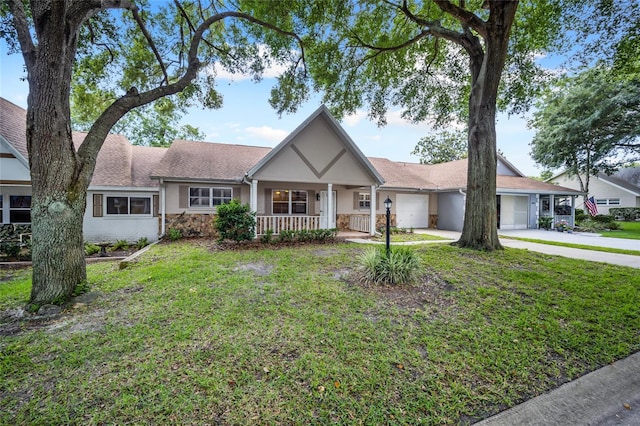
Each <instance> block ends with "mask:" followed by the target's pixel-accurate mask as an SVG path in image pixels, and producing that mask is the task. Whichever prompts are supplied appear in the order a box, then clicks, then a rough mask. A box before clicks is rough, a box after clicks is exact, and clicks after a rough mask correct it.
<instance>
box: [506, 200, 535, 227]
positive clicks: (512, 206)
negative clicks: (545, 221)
mask: <svg viewBox="0 0 640 426" xmlns="http://www.w3.org/2000/svg"><path fill="white" fill-rule="evenodd" d="M528 208H529V197H527V196H513V195H502V196H501V197H500V229H527V223H528V220H529V212H528V211H527V209H528Z"/></svg>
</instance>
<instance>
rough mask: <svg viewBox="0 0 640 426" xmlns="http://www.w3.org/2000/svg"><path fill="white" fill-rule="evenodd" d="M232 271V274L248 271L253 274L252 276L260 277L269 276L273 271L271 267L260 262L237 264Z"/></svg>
mask: <svg viewBox="0 0 640 426" xmlns="http://www.w3.org/2000/svg"><path fill="white" fill-rule="evenodd" d="M233 271H234V272H245V271H249V272H253V273H254V274H256V275H258V276H260V277H264V276H267V275H269V274H271V271H273V265H268V264H266V263H262V262H255V263H240V264H238V266H236V267H235V268H233Z"/></svg>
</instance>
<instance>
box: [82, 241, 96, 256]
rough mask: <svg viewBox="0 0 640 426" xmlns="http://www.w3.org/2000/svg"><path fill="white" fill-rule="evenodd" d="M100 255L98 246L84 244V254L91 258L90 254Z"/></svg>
mask: <svg viewBox="0 0 640 426" xmlns="http://www.w3.org/2000/svg"><path fill="white" fill-rule="evenodd" d="M96 253H100V246H97V245H95V244H92V243H84V254H85V255H87V256H91V255H92V254H96Z"/></svg>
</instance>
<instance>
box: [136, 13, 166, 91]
mask: <svg viewBox="0 0 640 426" xmlns="http://www.w3.org/2000/svg"><path fill="white" fill-rule="evenodd" d="M129 10H130V11H131V13H132V14H133V19H135V21H136V23H137V24H138V28H140V31H142V34H144V38H146V39H147V43H149V47H150V48H151V50H152V51H153V54H154V55H155V57H156V61H158V65H160V69H161V70H162V75H163V76H164V81H165V83H167V84H169V75H168V74H167V68H166V67H165V66H164V61H163V60H162V56H160V52H158V49H157V48H156V44H155V43H154V42H153V38H152V37H151V34H150V33H149V31H148V30H147V27H146V25H145V24H144V21H143V20H142V18H141V17H140V14H139V13H138V6H136V5H135V4H132V5H131V7H129Z"/></svg>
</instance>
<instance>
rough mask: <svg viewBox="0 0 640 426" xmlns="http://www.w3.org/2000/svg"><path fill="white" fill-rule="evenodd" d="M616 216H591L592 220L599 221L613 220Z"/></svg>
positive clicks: (608, 221)
mask: <svg viewBox="0 0 640 426" xmlns="http://www.w3.org/2000/svg"><path fill="white" fill-rule="evenodd" d="M615 219H616V218H615V217H613V216H611V215H609V214H599V215H596V216H594V217H593V220H595V221H596V222H600V223H611V222H613V221H614V220H615Z"/></svg>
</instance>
